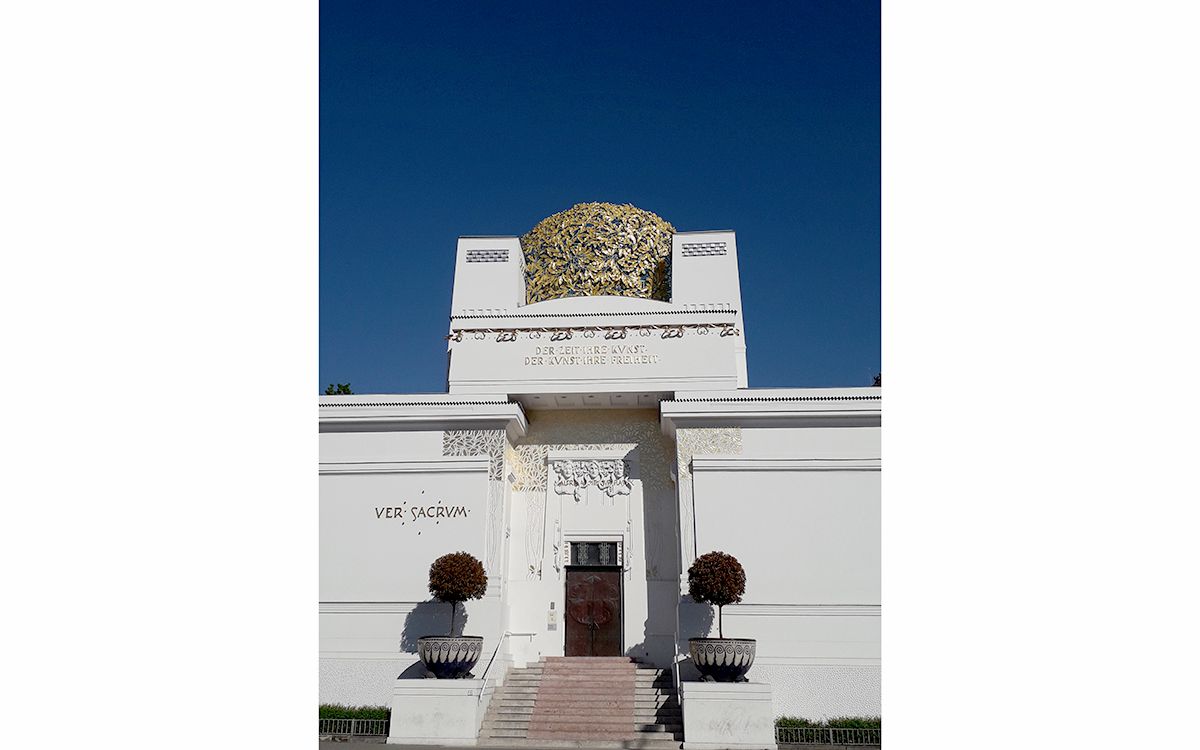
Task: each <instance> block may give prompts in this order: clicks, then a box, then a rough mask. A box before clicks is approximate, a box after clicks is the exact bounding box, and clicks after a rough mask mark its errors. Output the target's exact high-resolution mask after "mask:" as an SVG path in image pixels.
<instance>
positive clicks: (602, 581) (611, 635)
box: [563, 565, 623, 656]
mask: <svg viewBox="0 0 1200 750" xmlns="http://www.w3.org/2000/svg"><path fill="white" fill-rule="evenodd" d="M566 594H567V596H566V608H565V614H566V616H565V617H564V618H563V619H564V622H565V630H566V633H565V636H566V643H565V645H564V651H563V653H564V654H566V655H567V656H621V654H622V652H623V649H622V647H621V646H622V644H621V631H622V621H621V568H620V566H617V565H571V566H568V567H567V591H566Z"/></svg>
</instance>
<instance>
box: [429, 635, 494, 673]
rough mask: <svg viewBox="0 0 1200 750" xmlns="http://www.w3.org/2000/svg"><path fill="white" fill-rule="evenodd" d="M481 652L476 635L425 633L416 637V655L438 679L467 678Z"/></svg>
mask: <svg viewBox="0 0 1200 750" xmlns="http://www.w3.org/2000/svg"><path fill="white" fill-rule="evenodd" d="M482 652H483V638H482V637H480V636H477V635H427V636H424V637H422V638H418V639H417V655H418V656H420V657H421V662H422V663H423V664H424V665H425V668H426V669H428V670H429V671H430V672H432V673H433V676H434V677H436V678H438V679H439V680H455V679H469V678H471V677H472V676H473V675H472V674H471V670H472V669H473V668H474V667H475V664H476V663H477V662H478V661H479V655H480V654H481V653H482Z"/></svg>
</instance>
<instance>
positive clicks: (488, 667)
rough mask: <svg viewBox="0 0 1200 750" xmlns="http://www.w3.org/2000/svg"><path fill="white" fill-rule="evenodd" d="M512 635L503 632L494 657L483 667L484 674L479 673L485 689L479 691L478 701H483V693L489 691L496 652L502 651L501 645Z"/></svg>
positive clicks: (497, 642)
mask: <svg viewBox="0 0 1200 750" xmlns="http://www.w3.org/2000/svg"><path fill="white" fill-rule="evenodd" d="M510 635H512V633H510V632H509V631H507V630H505V631H504V633H503V634H501V636H500V640H498V641H496V648H495V650H493V651H492V658H491V659H488V663H487V666H486V667H484V668H483V674H481V675H479V679H481V680H483V689H482V690H480V691H479V698H477V699H476V701H475V702H476V703H482V702H483V694H484V693H486V692H487V678H488V672H490V671H492V664H494V663H495V661H496V654H498V653H500V647H501V646H502V645H504V639H505V638H507V637H509V636H510Z"/></svg>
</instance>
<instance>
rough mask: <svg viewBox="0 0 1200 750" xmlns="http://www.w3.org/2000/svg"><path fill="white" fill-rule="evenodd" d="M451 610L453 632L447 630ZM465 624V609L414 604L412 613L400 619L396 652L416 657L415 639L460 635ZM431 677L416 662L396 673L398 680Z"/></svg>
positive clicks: (460, 606)
mask: <svg viewBox="0 0 1200 750" xmlns="http://www.w3.org/2000/svg"><path fill="white" fill-rule="evenodd" d="M451 606H453V607H454V608H455V609H454V632H453V633H449V632H448V631H449V630H450V607H451ZM466 623H467V611H466V607H464V606H462V605H461V604H454V605H450V604H447V603H446V602H439V601H434V600H432V599H431V600H429V601H426V602H418V603H417V605H416V606H415V607H413V608H412V611H410V612H409V613H408V615H407V616H406V617H405V618H404V630H403V631H401V633H400V650H401V651H402V652H404V653H408V654H413V655H415V654H416V653H417V639H418V638H422V637H424V636H427V635H462V634H463V628H464V627H465V626H466ZM425 677H432V674H431V673H430V672H429V670H427V669H426V668H425V665H424V664H423V663H422V662H421V660H420V659H418V660H417V661H416V662H414V663H413V664H410V665H409V666H408V668H407V669H405V670H404V671H403V672H401V673H400V675H399V679H402V680H409V679H423V678H425Z"/></svg>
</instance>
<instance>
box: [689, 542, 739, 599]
mask: <svg viewBox="0 0 1200 750" xmlns="http://www.w3.org/2000/svg"><path fill="white" fill-rule="evenodd" d="M688 593H689V594H691V596H692V598H693V599H695V600H696V601H697V602H699V603H701V604H715V605H716V606H718V607H724V606H725V605H726V604H736V603H738V602H740V601H741V600H742V594H744V593H746V571H745V570H743V569H742V564H741V563H739V562H738V561H737V558H736V557H734V556H733V555H727V554H725V553H724V552H709V553H707V554H704V555H701V556H700V557H697V558H696V562H694V563H692V567H690V568H688Z"/></svg>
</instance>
